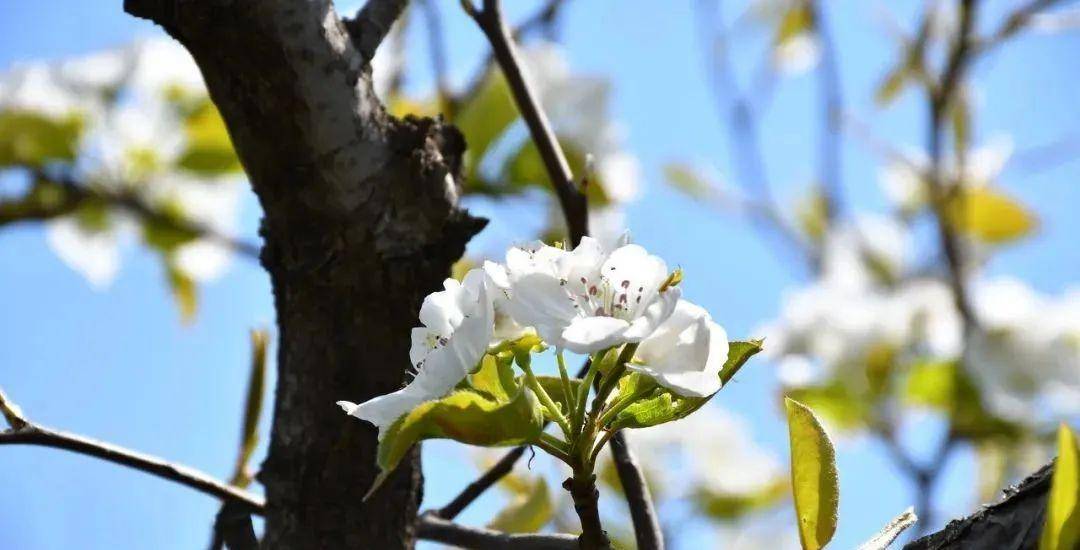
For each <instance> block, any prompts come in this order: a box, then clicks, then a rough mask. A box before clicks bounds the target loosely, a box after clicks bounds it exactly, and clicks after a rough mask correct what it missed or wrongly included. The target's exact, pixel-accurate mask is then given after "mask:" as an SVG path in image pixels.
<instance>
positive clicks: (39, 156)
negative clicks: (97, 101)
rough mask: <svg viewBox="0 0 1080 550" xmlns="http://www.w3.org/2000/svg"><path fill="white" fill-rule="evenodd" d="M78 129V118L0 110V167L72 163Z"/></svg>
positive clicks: (81, 128)
mask: <svg viewBox="0 0 1080 550" xmlns="http://www.w3.org/2000/svg"><path fill="white" fill-rule="evenodd" d="M82 130H83V120H82V117H81V116H79V115H69V116H65V117H48V116H45V115H42V114H39V113H34V112H30V111H21V110H13V109H8V110H2V111H0V168H2V167H5V166H11V165H15V164H21V165H26V166H42V165H44V164H45V163H47V162H50V161H66V160H74V158H75V151H76V149H77V148H78V144H79V137H80V136H81V135H82Z"/></svg>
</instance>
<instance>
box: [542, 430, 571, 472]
mask: <svg viewBox="0 0 1080 550" xmlns="http://www.w3.org/2000/svg"><path fill="white" fill-rule="evenodd" d="M536 446H537V447H540V448H541V449H543V450H544V452H546V453H547V454H549V455H551V456H553V457H555V458H557V459H559V460H561V461H563V462H565V463H566V464H568V465H570V466H573V463H572V462H571V459H570V452H569V451H568V450H567V445H566V442H565V441H563V440H561V439H559V438H557V437H555V436H553V435H551V434H549V433H547V432H540V440H539V441H537V442H536Z"/></svg>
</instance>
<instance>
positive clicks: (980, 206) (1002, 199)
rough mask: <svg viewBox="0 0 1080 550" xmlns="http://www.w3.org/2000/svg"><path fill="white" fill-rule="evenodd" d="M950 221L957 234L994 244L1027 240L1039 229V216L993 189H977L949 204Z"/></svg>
mask: <svg viewBox="0 0 1080 550" xmlns="http://www.w3.org/2000/svg"><path fill="white" fill-rule="evenodd" d="M946 219H947V220H948V222H949V224H950V225H951V226H952V227H953V229H955V230H956V231H958V232H960V233H964V234H966V235H969V236H971V237H974V238H976V239H979V240H980V241H983V242H985V243H991V244H1000V243H1006V242H1010V241H1015V240H1016V239H1019V238H1021V237H1026V236H1027V235H1030V234H1031V233H1032V232H1033V231H1034V230H1035V228H1036V227H1037V226H1038V220H1037V219H1036V217H1035V214H1033V213H1032V212H1031V211H1030V210H1028V209H1027V208H1026V207H1024V206H1023V205H1022V204H1020V203H1019V202H1017V201H1016V200H1015V199H1013V198H1012V197H1009V196H1008V195H1006V194H1004V193H1002V192H1000V191H998V190H996V189H993V188H990V187H977V188H974V189H969V190H966V191H964V192H963V193H961V194H960V195H958V196H957V197H956V198H955V199H954V200H953V201H952V203H951V204H949V208H948V210H947V212H946Z"/></svg>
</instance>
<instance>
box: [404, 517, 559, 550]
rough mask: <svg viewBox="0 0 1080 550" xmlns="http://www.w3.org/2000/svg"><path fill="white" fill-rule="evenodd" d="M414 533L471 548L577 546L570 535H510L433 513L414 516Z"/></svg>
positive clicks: (511, 549)
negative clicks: (415, 529)
mask: <svg viewBox="0 0 1080 550" xmlns="http://www.w3.org/2000/svg"><path fill="white" fill-rule="evenodd" d="M417 528H418V531H419V534H418V536H419V537H420V538H422V539H427V540H433V541H437V542H442V543H445V544H451V545H453V546H458V547H462V548H472V549H474V550H573V549H576V548H577V547H578V544H577V537H575V536H573V535H548V534H539V533H537V534H531V533H530V534H520V535H517V534H510V533H502V532H499V531H492V530H490V529H480V528H476V527H465V526H463V525H458V524H456V523H453V522H450V521H447V520H445V519H443V518H441V517H439V516H438V515H436V514H435V513H434V512H427V513H424V514H421V515H420V516H419V517H418V518H417Z"/></svg>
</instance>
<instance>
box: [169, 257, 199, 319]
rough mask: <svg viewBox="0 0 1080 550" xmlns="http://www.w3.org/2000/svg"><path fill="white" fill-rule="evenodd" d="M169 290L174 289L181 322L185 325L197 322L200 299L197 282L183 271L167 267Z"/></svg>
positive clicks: (174, 297) (170, 266)
mask: <svg viewBox="0 0 1080 550" xmlns="http://www.w3.org/2000/svg"><path fill="white" fill-rule="evenodd" d="M167 270H168V277H169V288H171V289H172V294H173V299H174V300H176V306H177V308H179V309H180V320H181V321H183V322H184V323H185V324H188V323H191V322H192V321H194V320H195V311H196V310H197V309H198V305H199V299H198V298H199V297H198V288H197V286H196V285H195V280H194V279H192V278H191V277H189V276H188V275H187V274H186V273H184V272H183V271H180V270H179V269H177V268H176V267H174V266H172V265H169V266H168V267H167Z"/></svg>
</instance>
